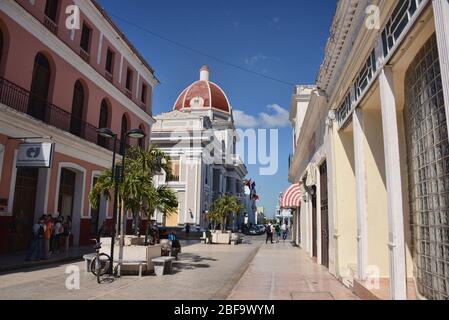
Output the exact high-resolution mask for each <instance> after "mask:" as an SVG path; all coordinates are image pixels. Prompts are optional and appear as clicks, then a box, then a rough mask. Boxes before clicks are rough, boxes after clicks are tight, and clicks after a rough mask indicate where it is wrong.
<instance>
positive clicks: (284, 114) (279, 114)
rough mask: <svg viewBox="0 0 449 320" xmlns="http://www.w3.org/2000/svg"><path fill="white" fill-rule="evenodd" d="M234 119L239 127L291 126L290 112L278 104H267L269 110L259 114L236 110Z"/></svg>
mask: <svg viewBox="0 0 449 320" xmlns="http://www.w3.org/2000/svg"><path fill="white" fill-rule="evenodd" d="M234 121H235V125H236V127H238V128H257V127H258V128H286V127H288V126H290V113H289V111H288V110H286V109H284V108H282V107H281V106H279V105H278V104H272V105H269V106H267V112H261V113H259V114H258V115H257V116H253V115H249V114H246V113H245V112H244V111H241V110H234Z"/></svg>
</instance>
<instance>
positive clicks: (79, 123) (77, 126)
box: [70, 80, 85, 137]
mask: <svg viewBox="0 0 449 320" xmlns="http://www.w3.org/2000/svg"><path fill="white" fill-rule="evenodd" d="M84 104H85V94H84V87H83V84H82V83H81V82H80V81H79V80H78V81H76V82H75V87H74V90H73V100H72V115H71V120H70V133H72V134H74V135H76V136H78V137H81V135H82V133H83V132H84V128H83V127H84V126H83V114H84Z"/></svg>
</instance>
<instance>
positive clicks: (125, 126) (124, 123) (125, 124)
mask: <svg viewBox="0 0 449 320" xmlns="http://www.w3.org/2000/svg"><path fill="white" fill-rule="evenodd" d="M128 130H129V123H128V117H127V116H126V114H124V115H123V116H122V127H121V131H120V132H121V134H120V140H121V142H122V144H121V148H120V154H121V155H123V154H124V153H125V146H126V145H128V141H127V140H128V139H126V134H127V133H128Z"/></svg>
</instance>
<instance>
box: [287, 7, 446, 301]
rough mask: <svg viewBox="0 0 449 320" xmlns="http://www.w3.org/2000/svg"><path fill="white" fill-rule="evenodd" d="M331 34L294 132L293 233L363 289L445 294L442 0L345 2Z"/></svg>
mask: <svg viewBox="0 0 449 320" xmlns="http://www.w3.org/2000/svg"><path fill="white" fill-rule="evenodd" d="M373 5H375V6H373ZM367 13H369V14H368V15H367ZM331 32H332V36H331V37H330V40H329V42H328V44H327V46H326V50H325V60H324V62H323V64H322V66H321V69H320V71H319V75H318V80H317V83H316V86H317V90H315V91H314V92H313V93H312V97H311V98H310V102H309V104H308V106H307V107H306V108H305V109H304V119H303V120H301V123H302V126H301V130H300V132H299V134H298V136H297V137H296V139H295V141H294V144H295V147H296V149H295V154H294V157H293V158H292V160H291V167H290V175H289V178H290V181H291V182H292V183H294V184H298V187H300V188H301V192H302V196H301V197H300V200H301V203H300V209H297V210H295V211H296V214H295V217H296V223H297V224H298V228H297V230H296V231H297V232H296V234H295V240H296V242H297V243H298V244H299V245H300V246H301V247H302V248H304V249H305V250H306V251H307V252H308V253H309V254H310V256H311V257H314V258H315V259H316V261H317V262H318V263H320V264H323V265H324V266H326V267H328V268H329V271H330V272H331V273H332V274H334V275H335V276H336V277H338V278H339V279H341V281H342V282H343V283H345V284H346V285H347V286H349V287H351V288H353V289H354V291H355V292H356V293H357V294H359V295H360V296H361V297H363V298H387V299H388V298H392V299H407V298H410V299H412V298H425V299H448V298H449V200H448V199H449V164H448V159H449V142H448V126H447V119H448V115H449V110H448V108H449V64H448V57H449V2H448V1H447V0H433V1H430V0H401V1H391V0H378V1H367V0H348V1H347V0H342V1H339V2H338V5H337V12H336V14H335V18H334V22H333V25H332V29H331Z"/></svg>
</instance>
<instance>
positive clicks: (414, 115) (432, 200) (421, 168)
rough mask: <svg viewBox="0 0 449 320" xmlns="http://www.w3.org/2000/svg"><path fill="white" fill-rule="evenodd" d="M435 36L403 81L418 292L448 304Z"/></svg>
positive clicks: (445, 174) (448, 170)
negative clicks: (444, 300)
mask: <svg viewBox="0 0 449 320" xmlns="http://www.w3.org/2000/svg"><path fill="white" fill-rule="evenodd" d="M443 98H444V97H443V89H442V81H441V74H440V62H439V57H438V48H437V41H436V36H435V34H434V35H433V36H432V37H431V38H430V39H429V40H428V41H427V43H426V44H425V45H424V46H423V48H422V49H421V51H420V52H419V53H418V54H417V56H416V57H415V59H414V60H413V61H412V63H411V64H410V66H409V68H408V70H407V73H406V77H405V122H406V136H407V155H408V170H409V197H410V215H411V224H412V225H411V231H412V239H413V257H414V262H415V266H416V274H415V276H416V279H417V284H418V290H419V292H420V293H421V294H422V295H423V296H425V297H426V298H427V299H438V300H439V299H447V297H448V291H447V285H448V276H449V271H448V270H447V266H448V263H449V258H448V248H449V228H448V227H449V211H448V207H449V142H448V129H447V122H446V113H445V105H444V99H443Z"/></svg>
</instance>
